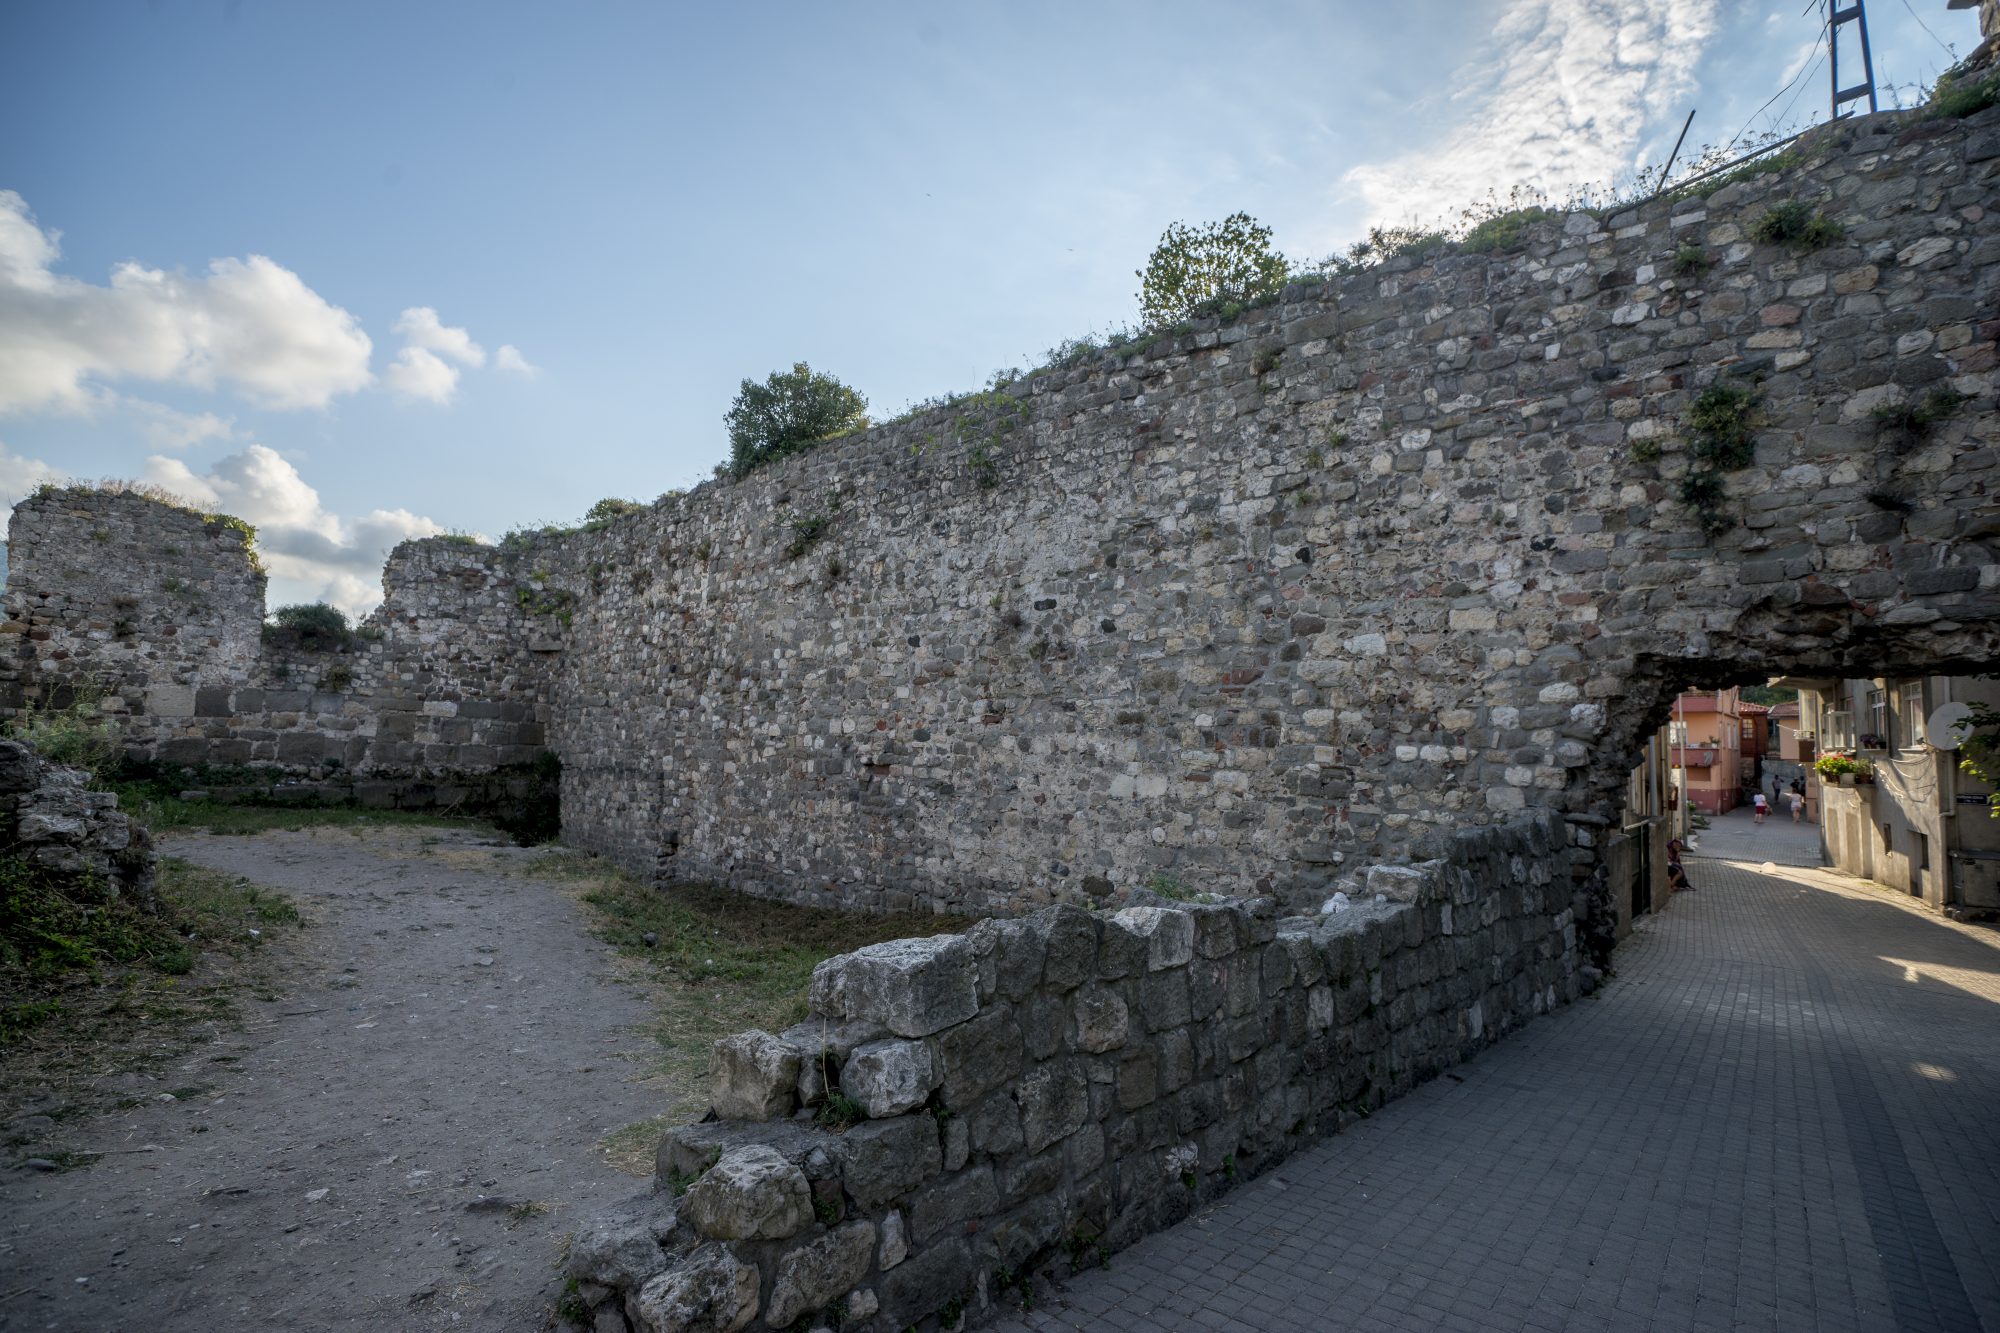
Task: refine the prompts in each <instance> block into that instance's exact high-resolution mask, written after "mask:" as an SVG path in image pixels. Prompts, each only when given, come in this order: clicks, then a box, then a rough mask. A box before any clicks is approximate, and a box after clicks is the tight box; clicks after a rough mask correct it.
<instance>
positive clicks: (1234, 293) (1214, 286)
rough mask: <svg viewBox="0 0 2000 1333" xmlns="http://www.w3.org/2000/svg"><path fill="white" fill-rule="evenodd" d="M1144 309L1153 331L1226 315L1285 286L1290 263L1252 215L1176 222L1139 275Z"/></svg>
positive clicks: (1142, 311)
mask: <svg viewBox="0 0 2000 1333" xmlns="http://www.w3.org/2000/svg"><path fill="white" fill-rule="evenodd" d="M1138 276H1139V280H1140V283H1141V285H1140V288H1139V309H1140V312H1141V313H1142V314H1143V315H1144V316H1145V319H1146V323H1147V324H1148V325H1150V326H1152V327H1154V328H1160V327H1163V326H1165V325H1168V324H1176V323H1179V322H1180V321H1181V320H1184V319H1192V318H1194V317H1195V316H1196V315H1203V314H1211V313H1224V311H1223V309H1222V308H1223V307H1225V306H1227V305H1230V304H1244V303H1247V302H1250V301H1253V300H1255V299H1256V298H1257V297H1260V296H1264V295H1268V294H1270V293H1273V292H1276V291H1277V290H1278V289H1279V288H1280V287H1283V286H1284V285H1285V257H1284V256H1283V255H1281V254H1279V253H1278V252H1277V251H1276V250H1273V249H1272V248H1271V229H1270V228H1269V227H1266V226H1265V225H1263V224H1262V223H1261V222H1259V221H1257V219H1255V218H1253V217H1251V216H1250V215H1249V214H1248V213H1232V214H1230V215H1229V216H1228V217H1226V218H1224V219H1223V220H1222V221H1220V222H1211V223H1208V224H1207V225H1205V226H1202V227H1190V226H1187V225H1185V224H1184V223H1179V222H1176V223H1174V225H1173V226H1171V227H1168V228H1167V230H1166V233H1165V234H1164V235H1162V236H1161V237H1160V243H1159V245H1157V246H1155V247H1154V249H1153V257H1152V258H1151V259H1150V260H1149V261H1147V264H1146V267H1145V268H1144V269H1142V270H1140V272H1139V275H1138Z"/></svg>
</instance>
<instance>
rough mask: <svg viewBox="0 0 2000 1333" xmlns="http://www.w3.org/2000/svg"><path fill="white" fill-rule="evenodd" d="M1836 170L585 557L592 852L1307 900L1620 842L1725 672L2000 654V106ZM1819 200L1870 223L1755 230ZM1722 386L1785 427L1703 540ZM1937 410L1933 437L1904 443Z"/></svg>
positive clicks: (1260, 333)
mask: <svg viewBox="0 0 2000 1333" xmlns="http://www.w3.org/2000/svg"><path fill="white" fill-rule="evenodd" d="M1806 152H1807V154H1808V156H1809V162H1808V163H1807V165H1806V166H1804V167H1803V168H1800V169H1794V170H1791V171H1787V172H1783V173H1778V174H1773V175H1767V176H1762V177H1757V178H1754V179H1752V180H1750V181H1747V182H1744V183H1741V184H1737V185H1733V186H1731V187H1729V188H1727V189H1725V190H1723V191H1721V192H1719V193H1717V194H1716V195H1714V196H1713V197H1711V198H1710V199H1708V200H1706V201H1699V200H1686V201H1679V202H1673V201H1662V202H1659V203H1656V204H1652V205H1649V206H1647V207H1645V208H1643V209H1641V210H1639V211H1637V212H1635V213H1631V214H1627V215H1625V216H1620V217H1613V218H1609V219H1607V220H1605V221H1603V222H1600V221H1598V220H1597V219H1594V218H1592V217H1588V216H1582V215H1579V216H1572V217H1570V218H1568V219H1566V220H1562V221H1559V222H1551V223H1547V224H1542V225H1540V226H1538V227H1536V228H1535V229H1533V230H1532V232H1531V233H1530V240H1529V241H1528V243H1527V245H1526V246H1525V249H1524V251H1521V252H1515V253H1506V254H1500V255H1495V256H1490V257H1482V256H1476V255H1463V256H1454V257H1447V258H1441V259H1438V260H1436V261H1435V262H1432V263H1418V262H1415V261H1411V260H1402V261H1396V262H1395V263H1392V264H1390V265H1388V266H1386V267H1385V268H1383V269H1379V270H1375V271H1372V272H1369V273H1366V274H1362V275H1359V276H1357V277H1355V278H1353V279H1350V280H1347V281H1344V282H1341V283H1337V284H1335V285H1334V286H1333V287H1331V288H1329V289H1327V290H1325V291H1323V292H1321V291H1317V290H1315V291H1312V292H1307V293H1295V294H1296V295H1298V296H1299V297H1300V299H1297V300H1290V301H1287V302H1286V303H1284V304H1283V305H1281V306H1279V307H1277V308H1275V309H1272V310H1269V311H1264V312H1258V313H1256V314H1253V315H1251V316H1248V317H1246V318H1244V319H1243V320H1242V321H1241V322H1239V323H1236V324H1231V325H1226V326H1222V327H1217V328H1207V329H1203V330H1201V331H1198V332H1196V333H1194V334H1191V335H1187V336H1183V337H1179V338H1175V339H1173V340H1171V341H1170V342H1168V343H1166V344H1164V345H1162V346H1161V347H1157V348H1155V349H1153V350H1152V351H1150V352H1148V353H1146V354H1145V355H1143V356H1140V357H1136V358H1132V359H1130V360H1128V361H1126V362H1123V363H1114V364H1112V365H1111V366H1109V367H1108V368H1106V367H1104V366H1101V365H1100V366H1092V367H1088V368H1081V369H1078V370H1075V371H1072V372H1068V373H1066V374H1047V375H1042V376H1038V377H1037V378H1036V379H1034V380H1033V381H1032V382H1031V383H1030V384H1028V385H1026V386H1022V387H1017V388H1016V389H1014V390H1010V391H1008V396H1006V397H1004V398H1002V399H1001V400H1000V401H998V402H989V403H986V404H974V405H970V406H967V407H963V408H960V409H959V410H957V411H956V412H945V413H938V414H933V415H930V416H926V417H923V418H920V419H918V420H916V421H913V422H909V423H906V424H903V425H898V426H894V427H891V428H888V429H886V430H881V431H877V432H874V433H873V434H871V435H869V436H866V437H862V438H860V439H857V440H855V441H852V442H841V443H838V444H834V445H829V446H825V447H823V448H821V449H819V450H817V451H814V452H813V453H811V454H808V455H805V456H803V457H801V458H798V459H795V460H791V461H789V462H788V463H786V464H785V465H783V466H781V467H777V468H773V469H768V470H766V471H762V472H759V473H757V474H755V475H753V476H752V477H751V478H749V479H747V480H746V481H743V482H740V483H737V484H735V485H731V486H727V487H709V488H704V490H703V491H701V492H698V493H697V494H696V495H695V496H692V497H689V498H687V499H684V500H681V501H679V502H674V503H669V504H666V505H663V506H661V507H659V508H656V509H655V510H653V511H652V512H650V513H648V514H646V515H644V516H641V517H638V518H635V519H632V520H629V521H627V522H625V523H622V524H620V525H619V526H617V527H616V528H614V529H613V530H611V531H609V532H606V533H601V534H596V535H594V536H591V537H587V538H584V539H580V540H577V541H574V542H572V543H570V549H572V550H574V551H575V552H576V559H577V560H578V562H579V564H587V565H588V566H589V567H591V568H593V569H594V570H595V571H596V575H597V577H596V581H595V584H594V585H593V586H589V587H586V586H583V585H580V584H579V585H577V590H578V592H579V596H580V599H581V600H580V607H581V609H580V611H579V614H578V617H577V623H576V635H575V640H574V646H573V647H572V649H571V650H570V654H569V657H568V660H567V661H566V662H565V664H564V667H563V669H562V671H561V672H560V673H559V675H558V679H557V683H556V688H555V693H554V700H553V707H554V712H553V715H552V735H553V736H554V737H555V740H556V743H557V746H558V748H559V749H561V750H562V751H563V753H564V754H565V756H566V758H567V760H568V767H567V769H566V775H567V776H566V782H567V784H568V785H567V786H566V788H565V810H566V813H565V819H566V827H567V829H568V830H569V836H571V837H572V838H573V839H576V840H580V841H583V842H587V843H589V844H591V845H593V846H597V847H600V848H602V849H603V850H605V851H607V852H610V853H612V854H614V855H617V856H619V857H620V858H621V859H624V860H626V861H628V862H629V863H630V864H633V865H635V866H638V867H641V868H652V867H655V866H657V867H659V868H661V869H663V870H664V871H665V872H666V873H668V874H670V875H677V876H682V877H686V878H689V879H706V880H713V881H717V882H722V883H727V884H732V885H735V886H737V887H739V888H744V889H748V890H751V891H754V892H761V893H772V894H779V895H784V896H788V897H792V898H797V899H802V900H808V901H828V902H844V903H853V904H860V905H866V906H884V907H900V906H903V905H906V903H907V902H908V901H909V900H911V899H915V900H916V901H918V902H922V901H924V900H925V899H929V900H930V901H934V902H939V903H941V904H943V905H946V906H951V907H971V908H980V907H986V906H992V905H1000V906H1004V907H1013V908H1026V907H1031V906H1033V905H1034V904H1036V903H1038V902H1042V901H1047V900H1050V899H1053V898H1059V897H1065V896H1077V895H1078V894H1079V893H1081V894H1082V895H1084V896H1090V895H1095V894H1101V893H1103V892H1104V891H1105V889H1106V888H1107V886H1109V887H1111V888H1114V889H1123V888H1126V887H1129V886H1132V885H1135V884H1138V883H1141V882H1143V881H1144V880H1146V879H1147V878H1148V877H1149V876H1151V875H1153V874H1156V873H1166V874H1169V875H1172V876H1174V877H1176V878H1177V879H1179V880H1181V881H1182V882H1184V883H1187V884H1189V885H1192V886H1195V887H1203V888H1211V887H1212V888H1217V889H1222V890H1224V891H1227V892H1233V893H1260V892H1270V893H1276V894H1279V895H1280V896H1283V897H1285V898H1287V899H1288V900H1292V901H1299V902H1309V901H1315V900H1316V896H1317V895H1321V894H1323V893H1324V891H1325V890H1326V888H1327V887H1328V886H1329V885H1330V884H1332V883H1333V882H1335V881H1337V879H1338V877H1339V876H1341V875H1343V874H1345V873H1346V872H1347V871H1348V870H1350V869H1352V868H1353V866H1354V865H1355V864H1357V863H1361V864H1365V863H1371V862H1374V861H1378V860H1385V859H1397V858H1402V857H1407V856H1413V855H1423V854H1426V853H1427V851H1428V850H1432V849H1434V848H1435V845H1436V843H1435V839H1436V837H1437V835H1438V834H1439V832H1440V831H1441V830H1445V829H1449V828H1451V827H1456V826H1461V825H1465V824H1476V823H1480V822H1485V821H1491V820H1499V819H1505V818H1507V817H1510V816H1512V815H1514V814H1516V813H1518V812H1520V811H1522V810H1525V809H1530V808H1536V807H1553V808H1556V809H1559V810H1562V811H1563V812H1564V813H1565V814H1567V815H1569V816H1570V817H1571V818H1572V824H1573V828H1574V831H1575V836H1576V838H1577V842H1578V850H1579V853H1580V857H1581V858H1582V859H1588V858H1589V857H1591V856H1592V855H1594V850H1593V847H1592V845H1591V844H1592V843H1593V841H1594V839H1595V837H1596V834H1597V830H1600V829H1602V828H1605V827H1608V826H1611V821H1612V819H1613V817H1614V816H1615V814H1616V808H1617V807H1616V802H1617V800H1618V795H1619V791H1620V784H1621V783H1622V780H1623V777H1624V774H1625V772H1626V771H1627V769H1628V768H1629V765H1630V763H1631V762H1632V756H1633V754H1634V753H1635V752H1636V749H1637V744H1638V741H1639V738H1640V737H1641V736H1643V734H1644V733H1645V730H1646V729H1647V728H1649V727H1650V726H1651V725H1652V724H1653V723H1655V722H1656V721H1657V720H1658V715H1659V713H1660V710H1661V709H1662V708H1663V706H1664V704H1665V702H1666V701H1667V700H1668V699H1670V698H1671V697H1672V695H1673V693H1674V692H1675V691H1676V690H1677V689H1679V688H1681V687H1683V686H1685V685H1687V684H1691V683H1701V682H1702V681H1703V679H1704V677H1705V676H1706V677H1709V678H1713V677H1714V676H1717V675H1720V674H1723V673H1727V672H1730V671H1732V670H1739V671H1740V670H1741V669H1742V668H1745V667H1754V668H1759V669H1762V668H1765V667H1768V668H1770V669H1774V670H1775V669H1783V668H1787V667H1792V666H1798V667H1806V666H1810V665H1812V664H1819V663H1825V664H1832V663H1838V662H1841V661H1853V660H1869V659H1873V660H1880V661H1884V662H1889V661H1902V660H1908V661H1924V662H1939V661H1946V660H1961V661H1969V660H1979V661H1987V662H1990V661H1992V660H1994V659H1995V658H2000V641H1997V640H1996V634H1995V628H1994V626H1995V617H1996V613H2000V558H1996V554H1995V545H1994V543H1995V534H1996V532H2000V508H1996V505H1995V502H1994V496H1993V486H1994V481H1995V478H1996V472H1995V459H1996V454H1995V448H1994V446H1995V443H1996V435H2000V430H1996V417H1995V414H1994V412H1993V391H1994V372H1993V368H1994V337H1995V334H1996V331H2000V325H1996V322H1995V320H1994V316H1993V311H1994V297H1995V294H1996V288H2000V265H1997V264H1996V261H2000V235H1996V225H1997V223H2000V220H1997V219H1996V215H1995V212H1994V211H1993V204H1994V198H1995V190H1994V175H1995V170H1996V162H2000V124H1996V122H1995V120H1994V117H1993V113H1991V112H1989V113H1985V114H1984V116H1983V117H1982V118H1980V119H1978V120H1976V121H1975V122H1973V123H1971V124H1963V123H1957V122H1952V123H1925V122H1921V121H1917V120H1914V119H1910V118H1897V117H1894V116H1885V117H1877V118H1874V119H1872V120H1870V121H1868V122H1864V123H1861V124H1858V125H1850V126H1844V127H1842V128H1841V129H1839V130H1838V131H1836V132H1835V133H1833V134H1832V135H1830V136H1823V137H1821V138H1819V139H1816V140H1813V141H1811V144H1810V146H1809V147H1808V148H1807V150H1806ZM1792 200H1798V201H1803V202H1804V203H1806V204H1808V205H1809V206H1811V207H1813V208H1816V209H1820V210H1823V211H1824V212H1825V213H1826V214H1827V215H1828V216H1829V217H1831V218H1834V219H1836V220H1837V221H1839V222H1840V224H1841V225H1842V227H1843V228H1844V238H1843V239H1842V241H1840V242H1839V243H1838V244H1836V245H1834V246H1832V247H1829V248H1826V249H1822V250H1819V251H1816V252H1811V253H1800V252H1797V251H1795V250H1793V249H1791V248H1789V247H1787V246H1784V245H1766V244H1759V243H1757V242H1755V241H1754V240H1753V239H1752V237H1751V229H1752V227H1753V226H1754V224H1755V222H1756V221H1757V220H1758V219H1759V218H1760V217H1761V216H1762V215H1763V214H1764V213H1765V212H1766V211H1767V210H1768V209H1769V208H1770V207H1772V206H1773V205H1776V204H1779V203H1782V202H1787V201H1792ZM1683 260H1686V261H1688V262H1686V263H1683ZM1703 265H1705V267H1704V266H1703ZM1683 268H1685V270H1686V271H1683ZM1713 384H1724V385H1733V386H1742V387H1745V388H1748V389H1750V390H1751V391H1752V392H1754V394H1755V396H1756V400H1757V406H1756V409H1755V417H1754V423H1755V428H1756V438H1757V444H1756V451H1755V458H1754V461H1753V462H1752V463H1751V465H1750V466H1748V467H1746V468H1743V469H1741V470H1738V471H1735V472H1732V473H1729V474H1728V475H1727V478H1726V486H1727V497H1726V499H1725V501H1724V502H1723V506H1722V507H1723V510H1724V511H1725V514H1726V516H1727V518H1728V520H1729V524H1730V526H1729V527H1728V528H1727V530H1726V531H1724V532H1722V533H1721V534H1720V535H1718V536H1715V537H1713V538H1710V537H1708V536H1705V535H1704V534H1703V532H1702V531H1701V530H1700V527H1699V525H1698V524H1697V522H1696V520H1695V517H1694V515H1693V514H1692V513H1691V512H1690V510H1689V509H1688V507H1687V506H1686V505H1684V504H1682V503H1681V501H1680V500H1679V498H1678V490H1679V484H1680V481H1681V478H1682V477H1683V476H1684V475H1685V473H1686V472H1687V470H1688V468H1689V465H1690V449H1691V443H1692V441H1691V430H1690V427H1689V425H1688V423H1687V413H1688V408H1689V405H1690V403H1691V401H1692V400H1693V399H1694V397H1695V396H1696V395H1697V393H1698V392H1700V391H1701V390H1702V389H1705V388H1707V387H1708V386H1710V385H1713ZM1947 388H1948V389H1950V390H1952V391H1953V392H1955V393H1959V394H1963V395H1966V396H1967V399H1968V401H1966V402H1965V403H1963V404H1962V405H1961V406H1960V407H1959V408H1958V409H1957V410H1956V411H1954V412H1951V413H1950V414H1948V415H1947V416H1945V417H1944V418H1943V419H1942V420H1941V421H1939V422H1938V423H1937V424H1936V425H1935V426H1934V427H1933V428H1931V429H1930V430H1929V431H1928V432H1927V433H1924V434H1922V435H1921V436H1920V437H1906V436H1904V435H1903V434H1901V433H1899V432H1896V431H1892V430H1889V429H1886V428H1885V427H1884V426H1883V425H1882V424H1880V423H1879V422H1878V420H1877V418H1876V412H1877V410H1878V409H1883V408H1885V405H1886V407H1889V408H1893V407H1895V406H1896V405H1899V404H1913V403H1921V402H1924V401H1926V400H1927V399H1928V397H1929V396H1930V395H1933V394H1935V393H1938V392H1939V391H1942V390H1945V389H1947ZM1655 450H1657V454H1658V457H1657V461H1648V457H1649V455H1651V454H1652V453H1653V452H1654V451H1655ZM989 482H990V483H991V484H990V485H987V484H984V483H989ZM836 497H838V503H837V507H836ZM817 515H828V516H830V519H831V521H830V524H829V525H828V530H827V532H826V535H825V536H824V537H823V538H822V539H821V540H819V541H818V542H817V543H815V544H810V545H809V546H806V549H804V550H803V551H802V552H801V553H799V554H797V555H796V556H791V555H789V554H788V552H790V551H793V550H796V549H797V548H798V547H799V546H802V545H805V544H804V543H800V542H798V541H797V529H796V527H795V526H794V525H795V523H796V522H797V521H799V520H801V519H805V518H809V517H813V516H817Z"/></svg>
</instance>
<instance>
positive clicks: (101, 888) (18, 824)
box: [0, 740, 160, 912]
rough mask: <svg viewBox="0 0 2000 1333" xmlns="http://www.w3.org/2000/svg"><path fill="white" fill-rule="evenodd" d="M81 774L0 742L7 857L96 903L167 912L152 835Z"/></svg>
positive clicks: (1, 840)
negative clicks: (112, 901) (162, 903)
mask: <svg viewBox="0 0 2000 1333" xmlns="http://www.w3.org/2000/svg"><path fill="white" fill-rule="evenodd" d="M89 778H90V775H89V774H88V773H86V772H84V771H83V770H82V769H80V768H69V767H66V766H64V765H62V764H55V763H50V762H49V761H48V760H47V759H44V758H42V756H41V755H40V754H39V753H38V752H37V751H36V750H35V748H34V747H33V746H30V745H24V744H22V743H21V742H20V741H12V740H0V857H9V858H19V859H20V860H21V861H22V862H23V863H25V864H26V865H27V866H29V867H30V868H31V869H32V870H33V871H35V872H39V873H41V874H46V875H49V876H52V877H53V878H54V881H55V883H56V884H57V885H58V886H59V887H60V888H61V890H62V891H63V892H64V893H66V894H68V895H69V896H71V897H74V898H76V899H78V900H80V901H84V902H90V903H101V902H103V901H105V900H107V899H110V898H123V899H125V900H126V901H128V902H130V903H132V904H133V905H134V906H136V907H138V908H139V909H140V910H141V911H146V912H157V911H159V910H160V895H159V887H158V875H157V869H158V866H157V858H156V857H155V855H154V853H153V839H152V835H151V834H149V833H147V831H146V830H145V829H144V828H143V827H141V826H140V825H138V824H135V823H133V822H132V820H131V817H130V816H129V815H127V814H125V813H124V812H123V811H122V810H120V809H119V808H118V798H117V797H116V796H113V795H112V794H111V793H110V792H102V791H91V790H89V788H88V786H87V783H88V781H89Z"/></svg>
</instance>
